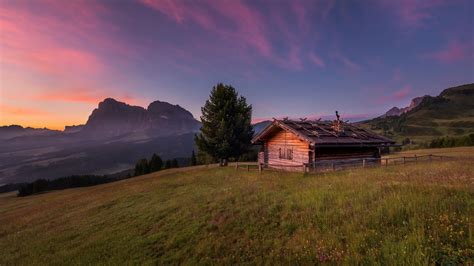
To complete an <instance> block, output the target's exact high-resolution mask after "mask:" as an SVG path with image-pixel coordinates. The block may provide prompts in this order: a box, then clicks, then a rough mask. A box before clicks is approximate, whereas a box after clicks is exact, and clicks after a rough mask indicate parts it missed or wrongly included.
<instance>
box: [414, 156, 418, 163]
mask: <svg viewBox="0 0 474 266" xmlns="http://www.w3.org/2000/svg"><path fill="white" fill-rule="evenodd" d="M415 163H418V157H416V154H415Z"/></svg>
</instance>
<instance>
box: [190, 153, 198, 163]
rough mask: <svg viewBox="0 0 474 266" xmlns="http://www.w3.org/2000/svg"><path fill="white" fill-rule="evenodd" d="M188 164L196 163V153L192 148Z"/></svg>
mask: <svg viewBox="0 0 474 266" xmlns="http://www.w3.org/2000/svg"><path fill="white" fill-rule="evenodd" d="M190 164H191V166H194V165H197V158H196V154H195V153H194V150H193V152H192V153H191V161H190Z"/></svg>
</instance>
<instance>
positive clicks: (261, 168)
mask: <svg viewBox="0 0 474 266" xmlns="http://www.w3.org/2000/svg"><path fill="white" fill-rule="evenodd" d="M262 171H263V166H262V164H261V163H259V164H258V172H260V173H261V172H262Z"/></svg>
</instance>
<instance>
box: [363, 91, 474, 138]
mask: <svg viewBox="0 0 474 266" xmlns="http://www.w3.org/2000/svg"><path fill="white" fill-rule="evenodd" d="M362 124H363V125H365V126H367V127H368V128H370V129H372V130H374V131H376V132H378V133H381V134H384V135H386V136H388V137H391V138H394V139H395V140H397V141H398V142H399V143H401V142H402V140H403V139H405V138H410V139H411V140H412V141H415V142H418V143H419V142H425V141H429V140H431V139H434V138H436V137H441V136H463V135H467V134H469V133H473V132H474V84H466V85H462V86H458V87H453V88H449V89H446V90H444V91H443V92H441V94H440V95H439V96H436V97H426V98H424V99H423V101H422V102H421V103H420V104H419V105H418V106H417V107H416V108H414V109H413V110H411V111H409V112H407V113H405V114H402V115H401V116H392V117H384V118H382V117H379V118H374V119H372V120H369V121H365V122H363V123H362Z"/></svg>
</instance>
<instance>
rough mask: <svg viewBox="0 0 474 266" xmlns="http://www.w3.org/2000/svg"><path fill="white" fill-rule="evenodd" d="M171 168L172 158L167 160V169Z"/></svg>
mask: <svg viewBox="0 0 474 266" xmlns="http://www.w3.org/2000/svg"><path fill="white" fill-rule="evenodd" d="M170 168H171V161H170V160H166V163H165V169H170Z"/></svg>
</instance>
